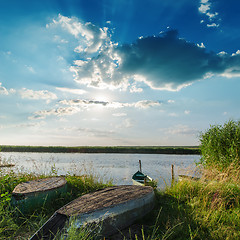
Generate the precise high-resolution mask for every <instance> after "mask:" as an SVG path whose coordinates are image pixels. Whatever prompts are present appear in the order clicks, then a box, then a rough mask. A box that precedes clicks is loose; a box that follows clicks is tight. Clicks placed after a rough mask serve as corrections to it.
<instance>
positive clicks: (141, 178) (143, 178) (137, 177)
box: [132, 160, 153, 186]
mask: <svg viewBox="0 0 240 240" xmlns="http://www.w3.org/2000/svg"><path fill="white" fill-rule="evenodd" d="M132 182H133V185H141V186H145V185H151V183H153V179H152V178H151V177H149V176H148V175H145V174H143V173H142V162H141V160H139V171H137V172H136V173H134V174H133V176H132Z"/></svg>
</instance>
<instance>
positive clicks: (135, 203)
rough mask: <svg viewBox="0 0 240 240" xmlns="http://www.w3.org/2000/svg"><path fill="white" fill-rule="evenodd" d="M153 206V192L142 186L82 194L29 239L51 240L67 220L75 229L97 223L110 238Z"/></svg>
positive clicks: (119, 187)
mask: <svg viewBox="0 0 240 240" xmlns="http://www.w3.org/2000/svg"><path fill="white" fill-rule="evenodd" d="M153 207H154V191H153V189H152V187H149V186H147V187H145V186H129V185H127V186H115V187H109V188H105V189H103V190H100V191H96V192H94V193H89V194H86V195H83V196H81V197H79V198H77V199H75V200H73V201H72V202H70V203H69V204H67V205H65V206H63V207H62V208H60V209H59V210H57V211H56V212H55V213H54V214H53V216H52V217H51V218H50V219H49V220H48V221H47V222H46V223H45V224H44V225H43V226H42V228H40V229H39V230H38V231H37V232H36V233H35V234H34V235H33V236H32V238H31V239H30V240H40V239H48V240H49V239H53V238H54V235H55V234H56V233H57V232H59V231H61V230H62V229H64V226H67V223H68V222H69V221H71V220H72V221H73V222H74V225H75V226H76V227H77V228H78V227H79V228H80V227H81V226H84V225H86V224H93V223H94V224H99V225H100V226H101V233H102V235H104V236H109V235H111V234H114V233H115V232H118V231H119V230H121V229H123V228H125V227H128V226H130V225H131V224H132V223H133V222H134V221H135V220H137V219H139V218H142V217H143V216H144V215H145V214H147V213H148V212H150V211H151V210H152V209H153Z"/></svg>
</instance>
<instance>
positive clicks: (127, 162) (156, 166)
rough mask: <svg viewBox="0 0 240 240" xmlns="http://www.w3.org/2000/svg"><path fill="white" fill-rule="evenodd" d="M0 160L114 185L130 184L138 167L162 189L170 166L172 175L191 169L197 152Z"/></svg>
mask: <svg viewBox="0 0 240 240" xmlns="http://www.w3.org/2000/svg"><path fill="white" fill-rule="evenodd" d="M0 156H1V158H2V159H10V161H11V162H13V163H15V164H16V165H15V167H14V168H13V170H14V171H22V172H37V173H49V172H51V171H57V173H58V174H59V175H61V174H67V173H70V174H78V175H82V174H91V173H92V174H94V175H95V176H97V177H99V178H100V179H102V180H103V181H108V180H112V181H113V183H114V184H119V185H123V184H131V183H132V181H131V177H132V175H133V174H134V173H135V172H136V171H137V170H138V169H139V164H138V161H139V160H141V161H142V171H143V172H144V173H145V174H147V175H149V176H150V177H152V178H154V179H155V180H157V181H158V186H159V187H160V188H163V187H164V186H165V184H166V183H167V184H168V185H169V184H170V181H171V165H172V164H174V170H175V175H178V174H186V173H188V172H191V174H192V173H193V172H194V169H195V163H196V162H198V161H199V159H200V156H199V155H167V154H82V153H15V152H11V153H5V152H2V153H1V155H0Z"/></svg>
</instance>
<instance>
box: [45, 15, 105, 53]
mask: <svg viewBox="0 0 240 240" xmlns="http://www.w3.org/2000/svg"><path fill="white" fill-rule="evenodd" d="M58 26H59V27H61V28H62V29H64V30H66V31H67V32H68V33H70V34H71V35H73V36H74V37H75V38H76V39H77V40H78V41H79V44H80V45H79V46H78V47H76V48H75V51H76V52H78V53H81V52H88V53H94V52H96V51H98V50H100V49H101V48H102V46H103V45H104V42H105V40H106V39H107V38H108V33H107V32H108V28H106V27H105V28H98V27H97V26H95V25H94V24H92V23H90V22H87V23H82V22H81V21H79V19H77V18H75V17H72V18H70V17H65V16H62V15H61V14H59V15H58V18H57V19H54V20H53V22H52V23H51V24H48V25H47V28H51V27H58ZM65 42H66V40H65ZM65 42H64V43H65Z"/></svg>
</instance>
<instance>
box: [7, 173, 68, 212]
mask: <svg viewBox="0 0 240 240" xmlns="http://www.w3.org/2000/svg"><path fill="white" fill-rule="evenodd" d="M66 190H67V181H66V179H65V178H64V177H50V178H42V179H36V180H32V181H28V182H23V183H20V184H18V185H17V186H16V187H15V188H14V190H13V192H12V199H11V203H12V205H14V206H17V207H18V208H19V209H20V210H21V211H23V212H26V211H31V210H32V209H34V208H36V207H38V206H41V205H42V204H43V203H44V202H47V201H50V200H51V199H53V198H54V197H56V195H57V194H59V193H62V192H66Z"/></svg>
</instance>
